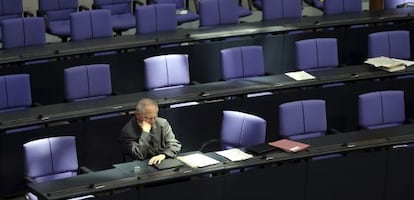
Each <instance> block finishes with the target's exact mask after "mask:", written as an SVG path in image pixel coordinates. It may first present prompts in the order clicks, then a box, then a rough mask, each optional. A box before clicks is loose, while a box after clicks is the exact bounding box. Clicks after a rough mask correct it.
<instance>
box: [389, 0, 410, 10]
mask: <svg viewBox="0 0 414 200" xmlns="http://www.w3.org/2000/svg"><path fill="white" fill-rule="evenodd" d="M404 3H414V1H413V0H384V9H394V8H397V6H398V5H401V4H404Z"/></svg>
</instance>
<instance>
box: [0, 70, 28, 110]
mask: <svg viewBox="0 0 414 200" xmlns="http://www.w3.org/2000/svg"><path fill="white" fill-rule="evenodd" d="M31 105H32V94H31V89H30V76H29V74H13V75H4V76H0V111H7V110H15V109H22V108H27V107H30V106H31Z"/></svg>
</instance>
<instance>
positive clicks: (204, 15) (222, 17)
mask: <svg viewBox="0 0 414 200" xmlns="http://www.w3.org/2000/svg"><path fill="white" fill-rule="evenodd" d="M199 9H200V27H205V26H219V25H224V24H237V23H238V22H239V13H238V5H237V2H236V1H235V0H226V1H222V0H200V1H199Z"/></svg>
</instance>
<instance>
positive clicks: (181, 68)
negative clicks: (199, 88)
mask: <svg viewBox="0 0 414 200" xmlns="http://www.w3.org/2000/svg"><path fill="white" fill-rule="evenodd" d="M144 63H145V87H146V89H149V90H153V89H165V88H168V87H172V86H173V87H179V86H183V85H188V84H190V72H189V65H188V55H184V54H170V55H161V56H154V57H150V58H146V59H145V60H144Z"/></svg>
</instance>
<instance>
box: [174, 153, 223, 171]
mask: <svg viewBox="0 0 414 200" xmlns="http://www.w3.org/2000/svg"><path fill="white" fill-rule="evenodd" d="M177 159H178V160H180V161H182V162H184V163H185V164H187V165H188V166H190V167H192V168H197V167H206V166H209V165H215V164H218V163H220V162H219V161H218V160H216V159H213V158H210V157H208V156H206V155H204V154H201V153H194V154H190V155H185V156H178V157H177Z"/></svg>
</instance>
